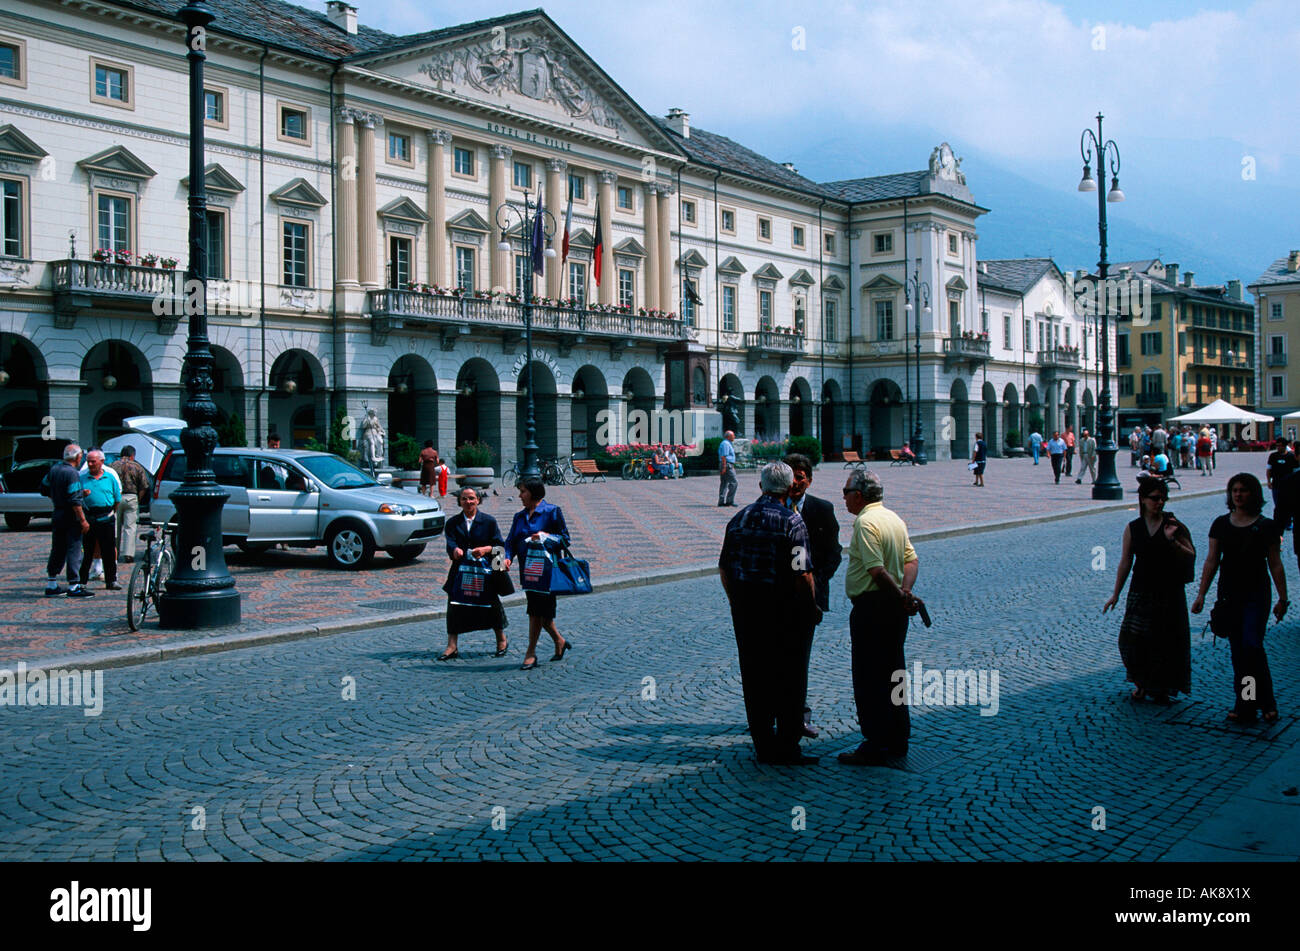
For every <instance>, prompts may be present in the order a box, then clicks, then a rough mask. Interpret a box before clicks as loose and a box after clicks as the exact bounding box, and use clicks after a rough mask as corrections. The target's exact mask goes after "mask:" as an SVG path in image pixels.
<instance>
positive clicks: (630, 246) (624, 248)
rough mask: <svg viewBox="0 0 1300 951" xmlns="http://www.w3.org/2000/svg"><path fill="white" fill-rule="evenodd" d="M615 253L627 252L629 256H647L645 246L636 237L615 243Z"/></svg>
mask: <svg viewBox="0 0 1300 951" xmlns="http://www.w3.org/2000/svg"><path fill="white" fill-rule="evenodd" d="M614 253H615V254H626V255H628V256H629V257H637V258H643V257H645V248H643V247H641V243H640V242H639V241H637V239H636V238H624V239H623V240H622V241H620V242H619V243H618V244H616V245H614Z"/></svg>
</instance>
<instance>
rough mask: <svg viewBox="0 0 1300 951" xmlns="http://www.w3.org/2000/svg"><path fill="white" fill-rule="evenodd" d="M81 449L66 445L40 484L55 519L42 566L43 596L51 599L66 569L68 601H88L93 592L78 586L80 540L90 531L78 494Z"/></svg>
mask: <svg viewBox="0 0 1300 951" xmlns="http://www.w3.org/2000/svg"><path fill="white" fill-rule="evenodd" d="M80 468H81V447H80V446H78V445H77V444H76V443H69V444H68V445H66V446H64V447H63V461H62V462H59V463H56V464H55V465H54V466H52V467H51V468H50V472H49V475H47V476H46V477H45V482H43V483H42V484H41V491H42V493H43V494H46V495H49V497H50V503H51V505H52V507H53V509H54V515H53V517H52V518H51V520H50V557H49V559H48V560H47V562H46V565H45V575H46V582H45V596H46V597H47V598H52V597H54V596H55V595H56V594H63V593H64V592H63V589H62V588H60V587H59V572H60V571H63V570H64V566H65V565H66V566H67V577H68V591H67V595H68V597H70V598H90V597H94V594H95V592H93V591H90V590H88V589H87V588H86V587H85V585H83V584H82V583H81V555H82V550H83V545H82V541H81V539H82V536H83V535H85V534H86V533H87V532H89V531H90V522H89V521H87V519H86V513H85V510H84V508H83V506H82V500H83V499H84V498H85V496H84V495H83V494H82V491H81V474H80V472H79V471H78V470H79V469H80Z"/></svg>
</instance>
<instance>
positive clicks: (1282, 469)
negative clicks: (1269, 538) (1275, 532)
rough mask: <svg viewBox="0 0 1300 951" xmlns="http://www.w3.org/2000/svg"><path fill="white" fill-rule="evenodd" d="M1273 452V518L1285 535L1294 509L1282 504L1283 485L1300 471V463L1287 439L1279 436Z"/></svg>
mask: <svg viewBox="0 0 1300 951" xmlns="http://www.w3.org/2000/svg"><path fill="white" fill-rule="evenodd" d="M1273 446H1274V448H1273V451H1272V452H1270V453H1269V454H1268V469H1267V473H1266V475H1267V478H1268V488H1269V491H1270V492H1271V493H1272V494H1273V513H1274V515H1273V518H1274V520H1275V521H1276V522H1277V523H1278V529H1279V530H1280V531H1282V532H1283V533H1285V532H1286V530H1287V526H1289V525H1290V524H1291V515H1292V514H1293V513H1294V509H1291V508H1290V507H1289V506H1284V505H1282V504H1281V499H1280V496H1281V493H1282V484H1283V483H1284V482H1286V480H1287V479H1288V478H1290V476H1291V473H1293V472H1295V471H1296V470H1297V469H1300V461H1298V460H1297V459H1296V457H1295V454H1294V453H1292V452H1291V450H1290V448H1289V447H1288V446H1287V444H1286V438H1285V437H1283V436H1278V437H1277V439H1275V440H1274V441H1273Z"/></svg>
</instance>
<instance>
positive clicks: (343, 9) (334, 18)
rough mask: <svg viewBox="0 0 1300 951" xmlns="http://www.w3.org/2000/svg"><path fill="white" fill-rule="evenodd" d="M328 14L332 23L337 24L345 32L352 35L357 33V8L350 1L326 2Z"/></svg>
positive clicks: (332, 0) (336, 0)
mask: <svg viewBox="0 0 1300 951" xmlns="http://www.w3.org/2000/svg"><path fill="white" fill-rule="evenodd" d="M325 9H326V11H327V12H326V14H325V15H326V16H327V17H329V20H330V22H331V23H333V24H334V25H335V26H337V27H338V28H339V29H340V30H342V31H343V32H344V33H348V34H350V35H352V36H356V34H357V8H356V7H354V6H352V5H351V4H350V3H344V2H343V0H329V2H328V3H326V4H325Z"/></svg>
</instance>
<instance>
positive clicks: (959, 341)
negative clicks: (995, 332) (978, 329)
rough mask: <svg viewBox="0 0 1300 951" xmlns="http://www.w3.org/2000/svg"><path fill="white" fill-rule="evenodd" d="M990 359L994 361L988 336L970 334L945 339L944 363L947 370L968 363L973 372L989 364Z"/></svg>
mask: <svg viewBox="0 0 1300 951" xmlns="http://www.w3.org/2000/svg"><path fill="white" fill-rule="evenodd" d="M990 359H992V356H991V349H990V347H989V338H988V337H987V336H980V335H978V334H969V333H968V334H963V335H961V336H960V337H945V338H944V341H943V363H944V367H945V368H947V369H951V368H952V367H953V366H955V365H956V364H958V363H961V362H962V361H966V362H968V363H969V364H970V367H971V370H972V371H973V370H974V369H975V367H977V366H979V365H980V364H982V363H987V362H988V361H989V360H990Z"/></svg>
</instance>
